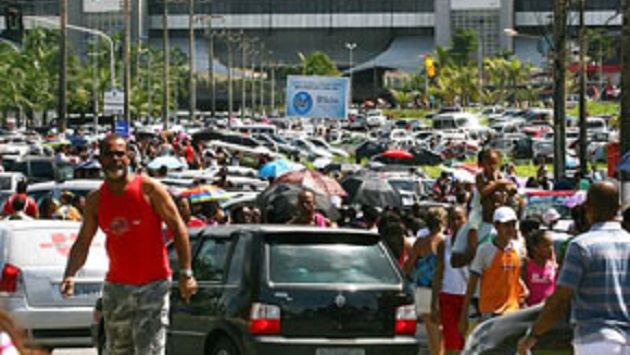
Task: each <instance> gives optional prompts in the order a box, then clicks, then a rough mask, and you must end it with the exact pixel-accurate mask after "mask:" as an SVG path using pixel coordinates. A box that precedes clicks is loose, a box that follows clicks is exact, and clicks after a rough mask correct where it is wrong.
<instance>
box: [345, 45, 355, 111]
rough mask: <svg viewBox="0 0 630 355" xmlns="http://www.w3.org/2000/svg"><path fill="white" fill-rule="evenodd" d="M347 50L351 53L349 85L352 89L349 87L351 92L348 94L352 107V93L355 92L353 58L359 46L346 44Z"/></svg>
mask: <svg viewBox="0 0 630 355" xmlns="http://www.w3.org/2000/svg"><path fill="white" fill-rule="evenodd" d="M346 48H347V49H348V51H349V52H350V58H349V59H350V63H349V64H350V65H349V69H350V83H349V86H350V87H349V90H348V91H350V92H349V94H348V103H349V104H350V105H352V92H353V90H352V79H353V74H354V73H353V66H354V63H353V59H354V58H353V52H354V49H355V48H357V44H356V43H354V42H352V43H346Z"/></svg>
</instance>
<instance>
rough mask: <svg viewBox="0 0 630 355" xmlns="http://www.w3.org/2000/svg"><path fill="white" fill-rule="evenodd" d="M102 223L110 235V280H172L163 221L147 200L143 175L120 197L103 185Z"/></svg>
mask: <svg viewBox="0 0 630 355" xmlns="http://www.w3.org/2000/svg"><path fill="white" fill-rule="evenodd" d="M98 224H99V226H100V227H101V229H102V230H103V231H104V232H105V235H106V236H107V239H106V242H105V247H106V250H107V255H108V256H109V271H108V272H107V276H106V278H105V280H106V281H108V282H115V283H122V284H132V285H142V284H145V283H148V282H151V281H156V280H161V279H167V278H169V277H170V274H171V270H170V267H169V263H168V256H167V253H166V247H165V243H164V237H163V236H162V220H161V219H160V217H159V216H158V215H157V214H156V213H155V211H154V210H153V208H152V207H151V205H150V204H149V203H148V201H147V200H146V198H145V197H144V194H143V191H142V177H141V176H140V175H136V176H135V177H134V179H133V180H132V181H131V183H129V185H128V186H127V189H126V190H125V191H124V192H123V193H122V194H120V195H115V194H114V193H112V191H111V190H110V189H109V185H108V183H107V182H105V183H103V185H101V188H100V200H99V204H98Z"/></svg>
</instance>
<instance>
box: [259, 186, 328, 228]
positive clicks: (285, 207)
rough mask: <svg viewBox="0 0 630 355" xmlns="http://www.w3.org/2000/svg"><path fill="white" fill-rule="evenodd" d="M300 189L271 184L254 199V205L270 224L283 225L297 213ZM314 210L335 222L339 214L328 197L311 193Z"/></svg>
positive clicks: (298, 187)
mask: <svg viewBox="0 0 630 355" xmlns="http://www.w3.org/2000/svg"><path fill="white" fill-rule="evenodd" d="M302 189H303V188H302V187H300V186H297V185H291V184H273V185H270V186H269V187H267V188H266V189H265V190H264V191H263V192H261V193H260V194H259V195H258V197H257V198H256V204H257V205H258V206H259V207H260V209H261V210H262V212H263V213H264V214H265V216H266V218H267V221H268V222H270V223H284V222H287V221H288V220H290V219H291V218H293V217H294V216H295V214H296V213H297V211H298V195H299V194H300V192H301V191H302ZM313 195H314V196H315V209H317V210H318V211H320V212H322V213H323V214H324V215H325V216H326V218H328V219H330V220H333V221H336V220H338V219H339V217H340V214H339V211H337V208H336V207H335V206H334V205H333V203H332V202H331V200H330V197H329V196H324V195H321V194H318V193H315V192H314V193H313Z"/></svg>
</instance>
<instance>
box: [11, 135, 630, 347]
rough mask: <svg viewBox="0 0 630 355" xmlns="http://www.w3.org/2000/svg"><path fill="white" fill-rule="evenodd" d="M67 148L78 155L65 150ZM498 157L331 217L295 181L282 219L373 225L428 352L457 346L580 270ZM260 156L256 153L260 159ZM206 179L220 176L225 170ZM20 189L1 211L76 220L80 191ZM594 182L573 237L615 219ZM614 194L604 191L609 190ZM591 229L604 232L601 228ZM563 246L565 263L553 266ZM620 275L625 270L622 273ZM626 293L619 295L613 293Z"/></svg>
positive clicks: (158, 151) (166, 147)
mask: <svg viewBox="0 0 630 355" xmlns="http://www.w3.org/2000/svg"><path fill="white" fill-rule="evenodd" d="M109 141H110V142H111V141H112V140H111V139H110V140H109ZM125 149H126V151H125V152H117V153H120V154H126V156H127V157H128V159H129V164H128V165H129V170H130V171H134V172H135V173H136V174H137V175H138V176H139V175H143V174H145V173H147V171H145V169H144V168H143V167H144V166H146V165H147V164H146V163H147V162H148V161H150V160H152V159H153V158H155V157H157V156H160V155H164V154H166V155H173V156H176V157H180V159H182V160H183V161H184V162H185V164H187V165H188V167H189V168H191V169H198V168H205V167H211V166H222V165H225V164H230V163H234V162H233V159H232V158H233V157H230V156H229V155H228V154H226V153H225V152H223V151H220V150H217V151H204V150H202V149H201V146H193V144H192V143H191V142H190V140H189V139H188V138H187V137H186V136H170V137H161V138H160V139H158V140H155V139H150V140H140V141H137V142H132V143H130V144H129V145H128V146H126V148H125ZM75 153H76V154H77V155H72V154H75ZM68 154H70V155H71V156H70V157H69V156H68ZM99 156H100V152H99V146H98V145H93V146H91V147H90V148H89V149H87V150H76V151H68V150H67V149H62V150H60V151H58V152H57V158H58V159H73V160H76V163H77V164H80V163H81V162H82V161H85V160H86V159H88V157H89V159H98V158H99ZM236 159H238V158H236ZM101 160H102V159H101ZM501 160H502V159H501V155H500V153H499V152H497V151H494V150H484V151H482V152H481V153H480V154H479V156H478V164H479V167H480V172H479V173H478V174H477V175H476V177H475V182H474V183H472V182H468V183H462V182H453V181H452V180H451V178H450V176H449V175H448V174H442V175H441V176H440V177H439V178H438V179H437V181H436V183H435V185H434V188H433V194H434V196H435V199H436V200H437V201H438V202H447V203H448V204H449V206H450V207H449V208H444V207H432V208H429V209H423V208H421V206H420V205H418V204H416V205H414V206H413V207H412V208H411V209H409V210H401V209H399V208H394V207H391V208H390V207H386V208H383V209H377V208H375V207H372V206H362V207H361V208H360V209H358V210H357V209H354V208H351V207H348V208H342V209H341V212H342V213H341V215H342V216H341V218H340V219H339V220H337V221H332V220H330V219H329V218H328V217H327V216H325V215H324V214H323V213H321V211H319V210H318V209H317V208H316V201H315V196H314V194H313V193H312V192H311V191H308V190H303V191H301V192H300V193H299V195H298V201H297V207H298V208H297V210H296V212H297V213H296V214H295V216H294V217H293V218H292V219H290V220H288V221H287V223H289V224H301V225H313V226H318V227H322V228H326V227H345V228H361V229H367V230H371V231H374V232H377V233H379V234H380V235H381V237H382V239H383V241H384V242H385V244H386V245H387V246H388V247H389V249H390V250H391V252H392V254H393V255H394V256H395V258H396V259H397V260H399V262H400V266H401V268H402V270H403V271H404V272H405V273H406V274H407V275H408V277H409V278H410V279H412V280H413V282H414V283H415V285H416V306H417V309H418V312H419V315H420V318H421V319H422V322H423V324H424V325H425V326H426V329H427V334H428V338H429V348H430V352H431V354H442V353H444V352H446V353H448V354H454V353H458V352H459V351H461V350H462V349H463V347H464V343H465V336H466V334H467V333H468V332H469V331H470V328H471V327H470V325H469V321H470V320H471V319H473V320H485V319H490V318H492V317H497V316H501V315H504V314H506V313H509V312H513V311H515V310H518V309H521V308H524V307H530V306H534V305H537V304H540V303H543V302H545V300H546V299H547V298H548V297H554V296H552V295H554V292H555V291H556V289H557V287H558V285H562V286H563V287H564V288H565V292H564V296H563V297H564V298H561V299H563V300H566V295H567V294H570V295H571V296H572V297H573V296H575V295H576V294H578V293H579V287H580V284H579V283H577V281H576V280H577V279H579V278H580V277H585V276H584V275H582V274H580V273H581V272H582V271H577V270H578V267H579V265H576V264H579V263H580V262H582V259H583V255H581V254H576V253H580V252H582V250H581V249H580V250H576V248H575V247H573V243H569V242H568V241H567V242H564V243H563V245H562V246H561V247H560V248H559V252H556V248H555V247H554V241H553V234H552V232H553V223H555V221H557V219H558V218H559V215H557V212H556V214H554V215H552V213H551V211H548V212H549V213H545V214H544V215H540V216H528V217H527V218H523V208H524V201H523V199H522V197H521V195H520V194H519V193H518V189H517V187H518V182H517V180H516V179H515V170H514V166H513V165H511V164H508V165H506V166H504V167H501V166H500V162H501ZM267 161H268V159H266V158H265V157H261V161H260V162H259V165H261V164H264V163H266V162H267ZM161 170H163V169H157V171H151V172H150V175H153V176H157V177H159V176H160V174H164V172H163V171H161ZM580 179H581V177H580ZM593 180H594V179H593ZM214 182H215V183H218V184H224V185H225V184H227V183H228V182H227V179H226V173H225V171H224V173H223V174H219V178H218V179H217V181H214ZM580 182H581V181H580ZM547 183H548V182H547V180H546V174H545V171H544V170H541V171H539V172H538V174H537V176H536V177H535V178H534V180H533V181H532V179H530V181H529V182H528V185H529V184H531V185H532V186H533V185H536V186H539V187H541V188H550V187H549V186H547ZM578 183H579V182H578ZM602 186H603V187H602ZM574 187H576V188H577V187H578V185H576V186H574ZM26 189H27V182H26V181H22V182H20V183H19V184H18V188H17V191H16V193H15V194H14V195H12V196H11V197H10V198H9V199H8V200H7V201H6V203H5V204H4V206H3V208H2V215H3V216H5V218H7V219H31V218H49V219H65V220H77V221H81V220H84V217H83V215H84V213H85V210H86V200H85V197H82V196H74V195H73V194H72V193H71V192H69V191H67V192H63V193H62V194H61V196H60V200H59V201H56V200H54V199H52V198H47V199H45V200H44V201H43V202H42V203H40V205H39V207H38V205H37V203H35V201H33V199H31V198H30V197H28V196H27V195H26ZM598 189H600V190H601V189H604V190H606V191H608V190H611V189H615V188H613V187H611V184H610V183H608V182H595V181H593V185H592V187H591V190H589V197H588V199H587V202H586V203H585V204H583V205H577V206H575V207H574V208H573V209H572V217H573V226H572V227H571V228H570V231H571V233H572V234H573V235H574V236H578V235H582V234H583V233H586V232H588V231H589V230H592V228H591V227H593V228H595V225H596V223H598V222H602V221H603V220H610V221H616V220H617V219H618V220H619V221H621V218H620V217H619V213H618V212H619V211H618V210H619V208H618V205H615V206H617V207H616V209H615V207H614V206H612V207H610V204H611V203H612V202H611V201H605V200H604V199H602V198H601V197H598V195H597V193H598V192H597V191H598ZM592 190H594V191H595V192H593V193H594V194H595V197H593V196H592V194H591V191H592ZM601 194H602V193H601V192H600V195H601ZM604 195H606V194H605V193H604ZM613 195H614V193H611V192H610V191H608V195H607V196H608V197H609V198H612V197H613ZM170 199H171V202H172V203H173V205H174V206H176V208H177V211H178V212H179V213H178V215H179V219H180V220H181V223H183V225H185V226H187V227H199V226H204V225H217V224H228V223H230V224H248V223H265V222H267V220H266V216H265V213H263V212H262V211H261V210H260V209H258V208H257V207H256V206H252V205H240V206H237V207H236V208H234V209H232V210H231V211H230V213H229V214H228V213H226V211H224V210H222V209H221V208H220V207H219V205H218V204H216V203H214V204H210V205H209V206H203V207H202V206H201V205H196V204H192V203H191V201H190V200H189V199H188V198H186V197H182V196H172V195H171V196H170ZM613 201H615V202H616V201H618V192H617V200H613ZM607 206H609V207H607ZM598 209H604V210H607V211H608V214H607V215H606V216H601V214H600V213H599V212H597V211H598ZM613 210H614V211H613ZM553 212H555V211H553ZM613 212H614V213H613ZM615 223H617V222H615ZM622 225H623V226H624V228H626V230H627V229H628V227H630V212H629V210H626V211H625V212H624V213H623V224H622ZM598 233H600V234H606V229H605V228H604V229H603V230H601V231H600V232H598ZM165 235H166V237H167V239H173V237H174V234H173V232H171V231H166V232H165ZM625 236H626V235H624V236H623V237H625ZM582 239H583V238H580V237H578V239H576V240H580V242H581V243H582V244H585V245H586V246H584V248H589V246H588V245H589V244H588V241H583V242H582ZM626 242H630V240H629V241H626ZM564 254H566V255H567V257H566V260H567V262H566V267H565V270H564V271H563V272H561V271H560V270H561V269H560V266H561V265H562V264H563V261H564V260H565V257H564ZM567 268H570V269H567ZM625 272H626V273H627V270H626V271H625ZM623 277H625V278H627V276H625V274H624V275H623ZM566 289H570V291H571V292H568V291H566ZM617 291H618V292H621V293H623V291H622V290H617ZM587 298H588V297H587ZM587 298H585V299H581V300H579V301H580V302H582V303H578V304H579V307H582V308H585V307H587V306H588V300H587ZM627 298H628V296H620V298H619V299H620V300H624V299H627ZM610 302H613V301H610ZM585 312H586V311H585ZM620 314H621V316H620ZM609 315H610V316H611V317H617V318H619V317H621V320H619V319H617V318H615V319H614V321H620V322H622V324H623V327H625V328H623V329H626V331H625V332H626V333H625V335H626V338H625V339H628V337H627V336H628V334H627V329H630V323H629V322H628V321H629V319H628V318H627V317H628V312H617V313H614V314H612V313H611V314H609ZM624 317H625V318H624ZM545 322H546V323H543V325H540V326H538V328H535V331H536V332H538V333H542V332H544V331H545V330H546V329H548V327H549V321H548V320H545ZM623 322H625V323H623ZM537 324H538V323H537ZM533 336H534V335H531V337H532V338H528V339H525V340H524V343H523V344H522V347H523V349H525V348H527V347H528V346H530V347H531V345H532V339H533ZM626 349H627V346H626Z"/></svg>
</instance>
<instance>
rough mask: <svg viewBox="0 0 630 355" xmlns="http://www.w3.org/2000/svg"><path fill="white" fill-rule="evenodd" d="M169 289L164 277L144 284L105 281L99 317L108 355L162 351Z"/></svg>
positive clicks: (159, 353)
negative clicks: (100, 315)
mask: <svg viewBox="0 0 630 355" xmlns="http://www.w3.org/2000/svg"><path fill="white" fill-rule="evenodd" d="M169 288H170V283H169V281H168V280H159V281H154V282H150V283H148V284H145V285H125V284H116V283H110V282H106V283H105V286H104V287H103V317H104V320H105V336H106V338H107V344H106V346H107V349H108V350H109V354H113V355H132V354H135V355H163V354H164V353H165V351H166V349H165V347H166V327H167V326H168V307H169Z"/></svg>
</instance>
